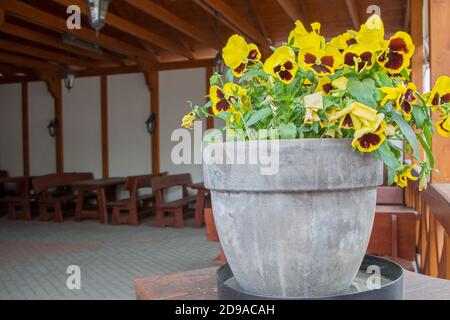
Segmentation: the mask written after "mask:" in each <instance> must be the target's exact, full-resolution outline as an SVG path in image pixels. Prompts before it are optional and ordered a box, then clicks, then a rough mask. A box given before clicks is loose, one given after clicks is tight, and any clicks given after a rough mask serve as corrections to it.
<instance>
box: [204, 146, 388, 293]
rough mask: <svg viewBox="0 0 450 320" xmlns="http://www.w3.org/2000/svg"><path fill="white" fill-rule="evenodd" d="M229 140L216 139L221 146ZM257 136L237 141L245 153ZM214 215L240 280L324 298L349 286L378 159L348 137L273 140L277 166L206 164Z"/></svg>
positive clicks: (364, 237)
mask: <svg viewBox="0 0 450 320" xmlns="http://www.w3.org/2000/svg"><path fill="white" fill-rule="evenodd" d="M230 143H231V144H234V143H233V142H226V143H223V144H220V145H217V146H216V148H217V147H219V148H223V149H224V153H225V154H226V156H227V153H226V151H225V146H226V145H229V144H230ZM254 143H255V142H254V141H252V142H245V143H242V142H241V143H240V144H239V146H238V147H237V152H246V153H247V154H248V152H249V146H250V145H251V144H254ZM210 162H211V156H210V154H208V153H207V152H205V153H204V165H203V167H204V179H205V185H206V187H207V188H209V189H211V196H212V206H213V211H214V218H215V221H216V225H217V230H218V233H219V237H220V240H221V243H222V246H223V249H224V251H225V255H226V256H227V258H228V263H229V265H230V267H231V269H232V271H233V273H234V275H235V277H236V280H237V281H238V283H239V284H240V286H241V287H242V288H243V289H244V290H247V291H249V292H252V293H258V294H264V295H273V296H290V297H292V296H297V297H306V296H308V297H309V296H323V295H330V294H334V293H338V292H340V291H343V290H345V289H347V288H348V287H349V286H350V285H351V283H352V281H353V279H354V278H355V276H356V274H357V271H358V268H359V266H360V264H361V262H362V260H363V257H364V254H365V251H366V248H367V244H368V241H369V237H370V233H371V229H372V224H373V219H374V213H375V204H376V187H377V185H380V184H381V183H382V163H381V162H379V161H377V160H375V159H374V158H372V157H370V156H368V155H364V156H363V155H361V154H360V153H359V152H353V151H352V148H351V140H350V139H339V140H337V139H336V140H335V139H303V140H280V141H279V172H278V173H277V174H275V175H261V174H260V166H259V165H255V164H208V163H210Z"/></svg>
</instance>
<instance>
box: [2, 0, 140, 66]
mask: <svg viewBox="0 0 450 320" xmlns="http://www.w3.org/2000/svg"><path fill="white" fill-rule="evenodd" d="M2 1H3V4H4V7H5V10H6V13H7V14H9V15H12V16H14V17H17V18H19V19H22V20H26V21H28V22H31V23H34V24H37V25H40V26H42V27H44V28H47V29H51V30H54V31H57V32H60V33H64V32H68V33H71V34H73V35H74V36H75V37H77V38H79V39H81V40H84V41H87V42H90V43H95V44H98V45H99V46H101V47H104V48H108V49H109V50H111V51H115V52H118V53H121V54H123V55H126V56H130V57H137V56H140V57H142V58H143V59H147V58H148V56H147V55H148V54H147V52H146V51H145V50H142V49H139V48H137V47H135V46H133V45H131V44H129V43H127V42H123V41H120V40H117V39H115V38H113V37H110V36H107V35H104V34H100V35H98V36H97V34H96V33H95V31H93V30H91V29H89V28H81V29H79V30H76V29H75V30H68V29H67V26H66V20H65V19H61V18H59V17H56V16H54V15H52V14H50V13H48V12H45V11H42V10H39V9H37V8H35V7H33V6H30V5H28V4H25V3H23V2H19V1H14V0H2Z"/></svg>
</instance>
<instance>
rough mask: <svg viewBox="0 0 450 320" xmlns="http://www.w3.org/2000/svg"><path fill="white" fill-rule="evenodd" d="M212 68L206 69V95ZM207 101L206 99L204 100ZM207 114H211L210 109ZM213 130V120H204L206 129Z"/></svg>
mask: <svg viewBox="0 0 450 320" xmlns="http://www.w3.org/2000/svg"><path fill="white" fill-rule="evenodd" d="M213 72H214V70H213V67H212V66H207V67H206V81H205V85H206V95H209V87H210V85H209V78H210V77H211V76H212V75H213ZM206 100H208V99H206ZM209 113H211V114H212V110H211V108H210V109H209ZM212 128H214V118H206V129H212Z"/></svg>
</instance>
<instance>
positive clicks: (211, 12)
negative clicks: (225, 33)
mask: <svg viewBox="0 0 450 320" xmlns="http://www.w3.org/2000/svg"><path fill="white" fill-rule="evenodd" d="M194 2H195V4H197V5H198V6H199V7H200V8H202V9H203V10H204V11H205V12H207V13H208V14H209V16H210V17H211V19H212V20H213V22H215V20H216V19H218V17H217V16H216V11H215V10H214V9H213V8H211V7H210V6H208V5H207V4H206V3H205V2H203V0H194ZM218 24H223V25H225V26H226V27H228V28H230V30H232V31H233V32H235V33H241V30H239V28H238V27H236V26H235V25H234V24H232V23H230V22H229V21H228V20H225V19H220V21H219V22H218ZM214 29H215V30H217V28H216V27H215V28H214ZM222 46H223V44H221V47H222Z"/></svg>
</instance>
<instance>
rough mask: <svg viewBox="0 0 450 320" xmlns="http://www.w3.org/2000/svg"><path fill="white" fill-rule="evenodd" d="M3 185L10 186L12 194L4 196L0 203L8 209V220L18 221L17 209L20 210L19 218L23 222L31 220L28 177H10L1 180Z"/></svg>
mask: <svg viewBox="0 0 450 320" xmlns="http://www.w3.org/2000/svg"><path fill="white" fill-rule="evenodd" d="M2 180H3V181H4V183H3V184H12V185H14V187H13V190H14V191H13V193H12V194H10V195H5V196H4V197H3V198H2V199H0V201H1V202H2V203H6V205H7V207H8V218H9V219H18V218H19V216H18V212H17V208H18V207H19V208H21V209H22V210H21V214H22V216H21V218H22V219H23V220H31V210H30V200H31V198H32V196H31V195H30V178H29V177H10V178H3V179H2Z"/></svg>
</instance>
